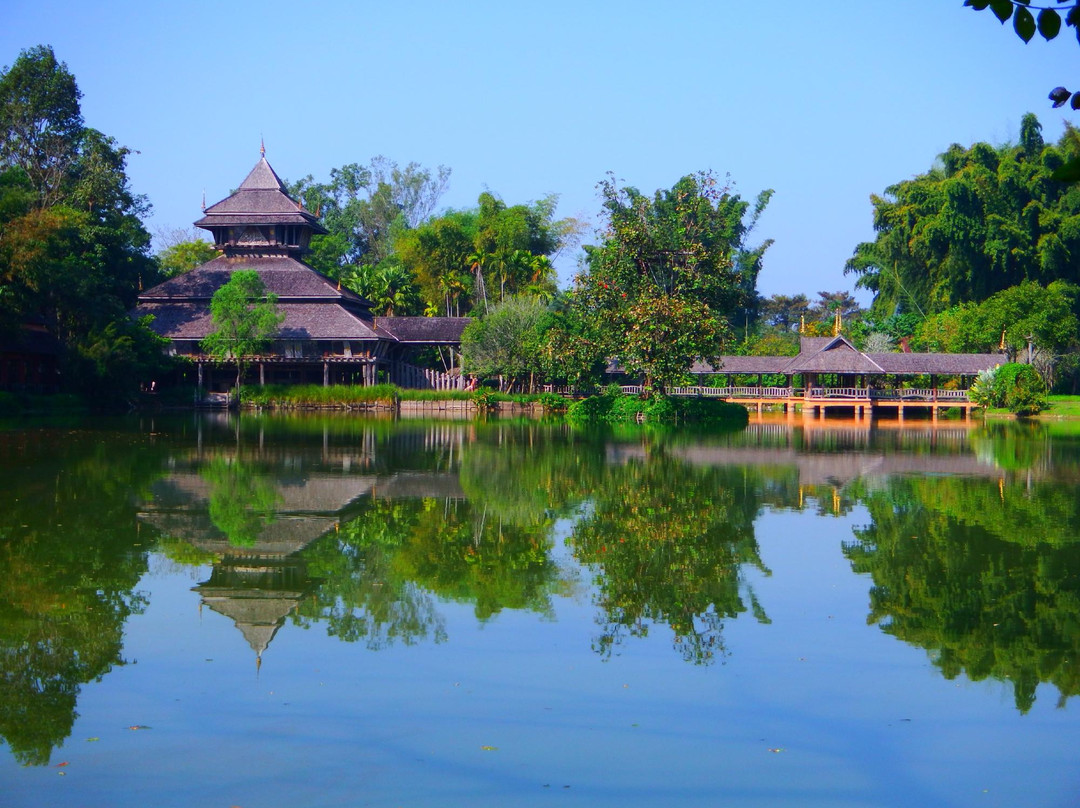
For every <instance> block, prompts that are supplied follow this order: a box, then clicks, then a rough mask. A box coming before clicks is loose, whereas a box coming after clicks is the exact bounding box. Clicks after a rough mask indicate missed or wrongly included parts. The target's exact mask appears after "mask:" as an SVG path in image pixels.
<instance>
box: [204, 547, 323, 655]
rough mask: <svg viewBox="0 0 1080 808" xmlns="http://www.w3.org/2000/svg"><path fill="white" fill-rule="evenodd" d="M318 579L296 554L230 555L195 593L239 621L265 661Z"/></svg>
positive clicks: (242, 629) (212, 607) (252, 647)
mask: <svg viewBox="0 0 1080 808" xmlns="http://www.w3.org/2000/svg"><path fill="white" fill-rule="evenodd" d="M316 583H317V582H316V581H313V580H312V579H311V578H310V577H308V575H307V569H306V565H305V564H304V562H303V560H302V559H301V558H300V557H299V556H297V555H291V556H284V557H274V556H269V555H251V554H246V553H236V554H233V553H230V554H228V555H225V556H224V557H223V558H222V559H221V561H219V562H218V563H216V564H215V565H214V568H213V571H212V572H211V573H210V580H208V581H205V582H204V583H201V584H199V585H198V586H196V587H195V588H194V590H193V591H195V592H198V593H199V595H200V596H201V598H202V602H203V603H204V604H205V605H207V606H209V607H210V608H211V609H213V610H214V611H215V612H217V613H218V614H221V615H224V616H225V617H228V618H229V619H230V620H232V621H233V623H235V624H236V627H237V628H238V629H240V632H241V633H242V634H243V635H244V639H246V640H247V641H248V645H250V646H251V649H252V650H253V651H254V652H255V655H256V658H257V659H259V660H260V661H261V660H262V652H263V651H265V650H266V648H267V646H269V645H270V641H271V640H272V639H274V635H275V634H276V633H277V630H278V629H279V628H281V626H282V625H284V623H285V618H286V617H288V616H289V614H290V613H291V612H293V611H294V610H295V609H296V608H297V607H298V606H299V605H300V601H301V600H302V599H303V598H304V596H305V595H307V594H308V593H309V592H310V591H311V589H312V588H313V587H314V586H315V584H316Z"/></svg>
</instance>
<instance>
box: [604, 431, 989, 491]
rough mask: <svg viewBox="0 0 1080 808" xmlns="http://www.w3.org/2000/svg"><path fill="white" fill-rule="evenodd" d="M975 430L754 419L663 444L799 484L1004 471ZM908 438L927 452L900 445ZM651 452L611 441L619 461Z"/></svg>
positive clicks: (685, 455) (704, 461) (695, 457)
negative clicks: (777, 470) (773, 470)
mask: <svg viewBox="0 0 1080 808" xmlns="http://www.w3.org/2000/svg"><path fill="white" fill-rule="evenodd" d="M970 433H971V428H970V426H969V425H967V424H963V423H957V424H955V425H949V426H939V425H936V424H935V425H930V424H927V425H926V426H925V427H922V428H919V427H912V426H910V425H909V426H907V427H905V428H904V429H902V430H900V429H893V428H887V429H886V430H885V431H884V434H883V433H882V432H881V431H880V430H879V427H878V425H877V422H874V423H873V424H871V422H869V421H868V420H864V421H861V422H860V421H846V422H837V421H821V422H803V423H799V424H793V423H792V422H791V421H788V420H786V419H783V420H781V419H774V420H771V421H765V420H759V421H756V422H754V421H752V422H751V423H750V424H749V425H748V427H747V428H746V430H745V431H744V432H741V433H737V434H734V435H731V436H728V437H727V438H726V439H725V440H723V441H717V442H713V443H706V442H701V443H693V444H689V445H685V446H683V445H678V444H673V445H670V446H666V447H665V448H664V451H665V453H667V454H668V455H670V456H672V457H678V458H680V459H681V460H684V461H685V462H687V463H690V464H692V465H697V466H764V467H770V466H771V467H780V466H784V467H792V468H794V469H795V470H796V473H797V475H798V481H799V484H800V486H817V485H825V486H830V485H831V486H838V485H839V486H844V485H847V484H848V483H850V482H852V481H853V480H856V479H865V478H869V477H875V478H884V477H891V476H896V475H910V474H921V475H946V476H957V475H959V476H968V477H970V476H974V477H984V478H985V477H989V478H999V477H1000V476H1001V470H1000V469H999V468H998V467H997V466H996V465H995V464H994V463H993V462H991V461H988V460H986V459H985V458H981V457H979V456H977V455H976V454H975V452H974V450H973V449H972V447H971V445H970V442H969V436H970ZM901 445H903V446H912V445H919V446H923V447H925V448H926V449H927V450H928V451H925V452H921V453H918V454H913V453H911V452H907V451H897V450H896V449H897V447H898V446H901ZM646 455H647V450H646V449H645V448H644V447H642V446H641V445H640V444H631V443H618V444H611V445H609V447H608V460H609V462H613V463H624V462H626V461H628V460H643V459H644V458H645V457H646Z"/></svg>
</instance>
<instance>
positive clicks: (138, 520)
mask: <svg viewBox="0 0 1080 808" xmlns="http://www.w3.org/2000/svg"><path fill="white" fill-rule="evenodd" d="M0 483H2V484H0V805H3V806H41V805H49V806H109V807H110V808H112V807H113V806H140V808H148V806H154V807H155V808H157V807H159V806H184V807H185V808H190V807H191V806H208V807H211V806H213V807H217V806H221V808H228V806H241V808H270V807H271V806H289V807H290V808H292V807H293V806H305V807H306V806H362V805H371V806H505V805H559V806H567V805H581V806H585V805H588V806H606V805H610V806H620V808H625V806H631V805H632V806H639V805H641V806H651V805H657V806H659V805H664V806H669V805H692V806H714V805H770V806H788V805H790V806H815V805H821V806H836V805H843V806H907V805H927V806H929V805H933V806H967V805H977V806H1018V805H1025V806H1073V805H1077V804H1080V752H1078V751H1077V750H1078V749H1080V720H1078V715H1077V711H1078V709H1080V702H1078V701H1077V700H1076V699H1075V698H1074V696H1076V695H1077V693H1078V692H1080V431H1078V430H1077V429H1076V428H1075V427H1074V428H1072V429H1070V428H1069V427H1068V426H1019V425H1016V424H1012V423H1009V424H991V425H989V426H973V427H969V426H966V425H962V424H956V423H950V422H946V421H942V422H940V424H939V425H937V426H932V425H930V424H929V423H926V424H920V423H919V422H912V421H910V420H909V421H908V422H907V424H906V425H905V426H904V427H903V428H897V426H896V425H895V424H893V425H890V424H889V423H887V422H883V423H875V424H874V425H872V426H871V425H869V424H868V423H867V422H863V423H861V424H855V423H851V422H834V421H807V422H803V421H802V420H795V421H791V422H787V421H783V420H780V421H769V420H765V421H760V422H752V423H751V424H750V426H749V427H748V428H747V429H746V430H745V431H738V432H708V433H700V432H699V433H690V432H679V431H656V430H643V429H640V428H638V429H634V430H626V431H615V432H611V431H607V432H581V431H573V430H570V429H568V428H567V427H565V426H563V425H560V424H543V423H509V422H494V423H487V424H484V423H465V422H441V423H431V422H425V423H419V422H417V423H410V422H396V423H394V422H389V421H374V420H363V419H360V418H355V417H346V416H341V417H306V418H281V417H256V416H244V417H242V418H240V419H237V418H235V417H226V416H190V415H188V416H183V417H176V418H155V419H149V418H144V419H132V420H126V421H104V420H99V421H91V422H72V423H52V424H34V425H28V424H25V423H23V424H7V425H4V426H2V427H0Z"/></svg>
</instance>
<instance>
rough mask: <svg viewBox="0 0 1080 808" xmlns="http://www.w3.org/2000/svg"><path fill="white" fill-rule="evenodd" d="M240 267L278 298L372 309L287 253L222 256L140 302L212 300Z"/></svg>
mask: <svg viewBox="0 0 1080 808" xmlns="http://www.w3.org/2000/svg"><path fill="white" fill-rule="evenodd" d="M238 269H254V270H255V271H256V272H258V273H259V277H260V278H261V279H262V282H263V284H264V285H265V286H266V291H267V292H271V293H273V294H275V295H277V297H278V301H279V302H282V303H284V302H287V301H297V300H322V301H326V302H337V303H344V304H346V305H351V306H354V307H360V308H362V309H364V310H368V309H370V308H371V302H370V301H369V300H367V299H366V298H363V297H361V296H360V295H358V294H356V293H355V292H352V291H350V290H348V289H345V288H341V289H339V288H338V287H337V284H335V283H334V282H333V281H331V280H330V279H329V278H327V277H326V276H325V275H321V274H319V273H318V272H316V271H315V270H314V269H312V268H311V267H309V266H308V265H307V264H305V263H303V262H302V261H297V260H296V259H295V258H292V257H290V256H285V255H267V256H255V255H250V256H227V255H219V256H218V257H217V258H214V259H213V260H211V261H207V262H206V263H205V264H203V265H202V266H199V267H196V268H195V269H193V270H191V271H190V272H185V273H184V274H183V275H178V276H177V277H175V278H171V279H169V280H167V281H165V282H164V283H160V284H158V285H157V286H155V287H153V288H152V289H147V290H146V291H145V292H143V293H142V294H140V295H139V302H140V303H142V302H147V303H149V302H154V301H159V300H178V299H183V300H188V301H196V300H210V298H212V297H213V296H214V292H216V291H217V290H218V289H219V288H221V287H222V286H223V285H225V284H226V283H228V281H229V278H231V277H232V273H233V272H235V271H236V270H238Z"/></svg>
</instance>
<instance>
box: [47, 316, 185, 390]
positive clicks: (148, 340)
mask: <svg viewBox="0 0 1080 808" xmlns="http://www.w3.org/2000/svg"><path fill="white" fill-rule="evenodd" d="M150 319H151V318H149V317H144V318H142V319H140V320H114V321H112V322H110V323H108V324H107V325H106V326H105V327H104V328H102V329H100V330H95V331H91V332H90V333H89V334H87V335H86V337H85V338H83V339H80V340H79V341H78V342H77V343H75V344H74V345H73V346H72V351H71V353H70V354H69V359H68V366H67V373H68V379H67V384H68V386H70V387H71V388H73V389H75V390H78V391H79V392H80V393H81V394H82V395H83V396H84V397H85V398H86V400H88V401H92V402H93V403H94V406H95V407H96V408H98V409H101V408H110V407H117V406H119V405H122V404H128V405H130V404H131V403H132V401H134V399H135V397H136V395H137V393H138V392H139V385H140V383H142V382H145V381H147V380H150V381H153V380H156V379H163V378H165V377H167V376H168V375H169V373H170V372H171V371H172V370H173V368H174V367H175V360H174V359H172V358H171V357H169V356H167V355H166V354H165V352H164V349H165V347H166V345H167V344H168V340H166V339H165V338H163V337H160V336H158V335H157V334H156V333H155V332H154V331H152V330H151V329H150V327H149V323H150Z"/></svg>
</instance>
